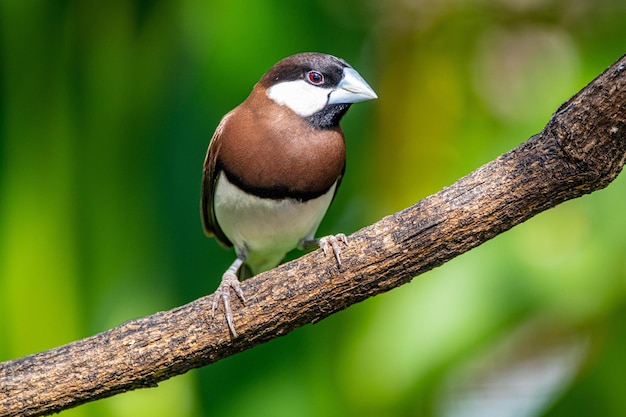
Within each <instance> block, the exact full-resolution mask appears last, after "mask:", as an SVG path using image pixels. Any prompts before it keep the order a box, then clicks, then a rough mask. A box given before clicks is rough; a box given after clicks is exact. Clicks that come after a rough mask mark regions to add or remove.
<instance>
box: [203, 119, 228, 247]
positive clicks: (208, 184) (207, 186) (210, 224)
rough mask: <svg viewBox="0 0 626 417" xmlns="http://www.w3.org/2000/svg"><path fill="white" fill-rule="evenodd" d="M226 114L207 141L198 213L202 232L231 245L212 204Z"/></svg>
mask: <svg viewBox="0 0 626 417" xmlns="http://www.w3.org/2000/svg"><path fill="white" fill-rule="evenodd" d="M228 116H229V115H228V114H227V115H226V116H224V118H223V119H222V121H221V122H220V124H219V125H218V126H217V129H215V133H214V134H213V137H212V138H211V142H210V143H209V149H208V150H207V153H206V157H205V159H204V168H203V170H202V196H201V198H200V215H201V217H202V226H203V227H204V233H205V234H206V235H207V236H213V235H215V237H216V238H217V240H218V241H219V242H220V243H221V244H223V245H225V246H228V247H230V246H232V245H233V244H232V243H231V241H230V240H228V238H227V237H226V235H225V234H224V232H223V231H222V229H221V228H220V226H219V224H218V223H217V219H216V218H215V207H214V205H213V198H214V195H215V187H216V186H217V178H218V177H219V174H220V172H221V169H219V167H218V166H217V155H218V153H219V150H220V145H221V137H222V132H223V130H224V125H225V124H226V122H227V121H228Z"/></svg>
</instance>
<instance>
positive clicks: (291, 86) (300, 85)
mask: <svg viewBox="0 0 626 417" xmlns="http://www.w3.org/2000/svg"><path fill="white" fill-rule="evenodd" d="M331 91H332V90H331V89H329V88H322V87H316V86H314V85H311V84H309V83H307V82H306V81H304V80H297V81H286V82H283V83H280V84H276V85H273V86H271V87H270V88H268V89H267V96H268V97H269V98H271V99H272V100H274V101H275V102H276V103H277V104H279V105H281V106H283V105H284V106H288V107H289V108H290V109H291V110H293V111H294V112H295V113H296V114H298V115H299V116H301V117H309V116H311V115H313V114H315V113H317V112H318V111H320V110H322V109H323V108H324V107H325V106H326V104H327V103H328V95H329V94H330V92H331Z"/></svg>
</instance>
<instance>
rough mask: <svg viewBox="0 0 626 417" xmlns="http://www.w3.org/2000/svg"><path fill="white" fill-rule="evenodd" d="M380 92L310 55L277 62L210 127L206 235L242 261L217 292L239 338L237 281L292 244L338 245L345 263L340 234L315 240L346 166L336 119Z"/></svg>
mask: <svg viewBox="0 0 626 417" xmlns="http://www.w3.org/2000/svg"><path fill="white" fill-rule="evenodd" d="M376 98H378V96H377V95H376V93H375V92H374V90H373V89H372V88H371V87H370V86H369V85H368V84H367V82H366V81H365V80H364V79H363V77H361V75H360V74H359V73H358V72H357V71H356V70H355V69H353V68H352V67H351V66H350V65H349V64H348V63H347V62H346V61H344V60H343V59H340V58H337V57H335V56H333V55H329V54H324V53H319V52H304V53H299V54H295V55H291V56H288V57H286V58H284V59H282V60H280V61H278V62H277V63H276V64H275V65H274V66H273V67H271V68H270V69H269V71H268V72H267V73H265V74H264V75H263V76H262V77H261V79H260V80H259V81H258V82H257V83H256V84H255V85H254V87H253V89H252V92H251V93H250V94H249V95H248V97H247V98H246V99H245V100H244V101H243V102H242V103H241V104H240V105H238V106H237V107H235V108H234V109H233V110H231V111H230V112H228V113H227V114H226V115H225V116H224V117H223V118H222V119H221V121H220V123H219V124H218V126H217V128H216V130H215V133H214V134H213V136H212V138H211V140H210V142H209V146H208V150H207V153H206V158H205V160H204V166H203V172H202V192H201V199H200V211H201V217H202V225H203V228H204V232H205V234H206V235H207V236H209V237H211V236H214V237H215V238H217V240H218V242H219V243H221V244H222V245H223V246H225V247H234V249H235V253H236V256H237V257H236V259H235V261H234V262H233V263H232V265H231V266H230V267H229V268H228V269H227V270H226V272H224V274H223V276H222V280H221V282H220V285H219V286H218V288H217V290H216V291H215V293H214V296H213V304H212V309H211V311H212V314H213V317H215V310H216V309H217V307H218V304H219V302H220V300H221V302H222V303H223V305H224V314H225V316H226V322H227V325H228V328H229V330H230V333H231V334H232V336H233V337H237V331H236V329H235V326H234V321H233V313H232V308H231V294H230V293H231V290H232V291H233V292H234V293H235V294H236V295H237V297H238V298H239V299H240V300H241V302H242V303H244V304H245V300H246V298H245V296H244V294H243V291H242V289H241V284H240V281H239V279H242V280H243V279H245V278H248V277H250V276H253V275H256V274H258V273H260V272H263V271H266V270H269V269H272V268H274V267H276V266H277V265H279V264H280V263H281V262H282V260H283V259H284V257H285V255H286V254H287V253H288V252H290V251H291V250H293V249H295V248H298V249H302V250H307V249H311V248H314V247H320V248H321V249H322V250H323V252H324V253H325V254H327V253H328V251H329V250H332V251H333V253H334V255H335V258H336V261H337V264H338V266H341V258H340V252H341V245H347V244H348V241H347V238H346V236H345V235H344V234H342V233H339V234H337V235H330V236H324V237H322V238H315V233H316V231H317V228H318V226H319V225H320V223H321V221H322V218H323V217H324V215H325V213H326V211H327V209H328V207H329V206H330V204H331V202H332V201H333V199H334V197H335V194H336V193H337V189H338V188H339V185H340V184H341V180H342V177H343V175H344V171H345V166H346V146H345V139H344V134H343V131H342V129H341V126H340V125H339V122H340V120H341V119H342V117H343V116H344V115H345V114H346V112H347V111H348V109H349V108H350V106H351V104H353V103H357V102H361V101H366V100H372V99H376Z"/></svg>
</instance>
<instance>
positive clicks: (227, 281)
mask: <svg viewBox="0 0 626 417" xmlns="http://www.w3.org/2000/svg"><path fill="white" fill-rule="evenodd" d="M231 288H232V290H233V291H234V292H235V294H237V296H238V297H239V299H240V300H241V302H242V303H245V302H246V298H245V297H244V296H243V291H242V290H241V283H240V282H239V280H238V279H237V275H236V273H234V272H232V271H231V270H228V271H226V272H225V273H224V275H222V282H221V283H220V286H219V287H217V290H215V293H214V294H213V306H212V307H211V314H212V315H213V317H215V309H216V308H217V305H218V303H219V302H220V300H222V302H223V303H224V314H225V315H226V322H227V323H228V328H229V329H230V332H231V333H232V335H233V337H237V331H236V330H235V325H234V324H233V310H232V309H231V308H230V290H231Z"/></svg>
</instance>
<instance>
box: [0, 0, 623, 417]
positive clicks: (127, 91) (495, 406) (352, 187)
mask: <svg viewBox="0 0 626 417" xmlns="http://www.w3.org/2000/svg"><path fill="white" fill-rule="evenodd" d="M624 4H625V3H624V2H623V1H619V0H600V1H590V0H587V1H585V0H576V1H570V0H552V1H548V0H498V1H460V0H441V1H435V0H431V1H417V0H416V1H401V0H391V1H386V2H376V1H355V0H346V1H342V0H313V1H308V2H290V1H286V0H268V1H264V2H259V1H242V0H230V1H222V2H213V1H204V0H183V1H180V2H165V1H161V2H159V1H149V0H143V1H139V0H137V1H129V0H112V1H101V2H91V1H79V0H73V1H72V0H66V1H37V0H0V360H8V359H12V358H17V357H20V356H23V355H27V354H29V353H34V352H37V351H41V350H44V349H48V348H52V347H55V346H59V345H61V344H65V343H69V342H71V341H73V340H76V339H79V338H83V337H87V336H89V335H92V334H94V333H97V332H101V331H104V330H106V329H109V328H111V327H113V326H116V325H118V324H120V323H122V322H123V321H126V320H129V319H132V318H136V317H140V316H144V315H149V314H152V313H154V312H156V311H160V310H166V309H170V308H173V307H175V306H178V305H181V304H183V303H187V302H190V301H192V300H194V299H196V298H198V297H201V296H203V295H206V294H209V293H211V292H213V291H214V289H215V288H216V287H217V285H218V283H219V279H220V276H221V274H222V272H223V271H224V270H225V268H226V267H227V266H228V265H229V264H230V262H231V261H232V260H233V258H234V254H233V253H232V251H228V250H224V249H222V248H221V247H220V246H219V245H218V244H217V243H216V242H215V240H214V239H206V238H205V237H204V236H203V234H202V230H201V225H200V219H199V214H198V200H199V193H200V175H201V169H202V162H203V159H204V154H205V151H206V147H207V145H208V142H209V139H210V137H211V134H212V132H213V130H214V129H215V126H216V125H217V123H218V122H219V119H220V118H221V116H222V115H223V114H225V113H226V112H227V111H228V110H230V109H231V108H233V107H234V106H236V105H237V104H238V103H239V102H241V101H242V100H243V99H244V98H245V97H246V95H247V94H248V93H249V91H250V89H251V88H252V85H253V84H254V83H255V82H256V81H257V80H258V79H259V78H260V76H261V75H262V74H263V73H264V72H265V71H266V70H267V69H268V68H269V67H271V66H272V65H273V64H274V63H275V62H276V61H278V60H279V59H281V58H283V57H284V56H287V55H290V54H293V53H297V52H302V51H321V52H327V53H331V54H334V55H337V56H340V57H342V58H344V59H346V60H347V61H348V62H350V63H351V64H352V65H353V66H354V67H355V68H356V69H357V70H358V71H359V72H360V73H361V75H363V77H364V78H365V79H366V80H367V81H368V82H369V83H370V85H372V87H373V88H374V89H375V90H376V92H377V93H378V95H379V99H378V100H376V101H373V102H367V103H360V104H357V105H355V106H353V108H352V109H351V110H350V111H349V112H348V114H347V116H346V117H345V119H344V122H343V126H344V130H345V132H346V136H347V144H348V168H347V173H346V177H345V180H344V182H343V185H342V188H341V190H340V191H339V194H338V197H337V198H336V200H335V203H334V204H333V207H332V208H331V210H330V211H329V213H328V215H327V216H326V218H325V220H324V222H323V223H322V226H321V228H320V234H328V233H337V232H340V231H342V232H345V233H351V232H353V231H355V230H358V229H359V228H361V227H363V226H366V225H368V224H371V223H373V222H375V221H376V220H378V219H380V218H381V217H382V216H384V215H387V214H391V213H393V212H394V211H396V210H399V209H402V208H404V207H406V206H408V205H410V204H412V203H414V202H416V201H418V200H419V199H421V198H423V197H425V196H427V195H429V194H431V193H434V192H436V191H438V190H440V189H441V188H442V187H444V186H446V185H449V184H451V183H453V182H454V181H455V180H456V179H458V178H459V177H461V176H463V175H465V174H467V173H469V172H470V171H472V170H473V169H475V168H477V167H479V166H480V165H482V164H484V163H486V162H488V161H490V160H492V159H493V158H495V157H496V156H498V155H499V154H501V153H503V152H505V151H507V150H509V149H511V148H513V147H515V146H517V145H518V144H519V143H521V142H523V141H524V140H526V139H527V138H528V137H529V136H531V135H532V134H534V133H536V132H538V131H540V130H541V129H542V127H543V126H544V125H545V123H546V122H547V121H548V119H549V117H550V115H551V114H552V112H553V111H554V110H556V108H557V107H558V106H559V105H560V104H561V103H562V102H564V101H565V100H567V99H568V98H569V97H570V96H571V95H572V94H574V93H576V92H577V91H578V90H579V89H580V88H582V87H583V86H584V85H585V84H586V83H588V82H589V81H591V80H592V79H593V78H594V77H595V76H596V75H597V74H599V73H600V72H601V71H602V70H604V69H605V68H606V67H607V66H608V65H610V64H611V63H613V62H614V61H615V60H617V59H618V58H619V57H620V56H621V55H622V54H623V53H624V52H626V29H625V28H626V26H625V24H624V22H625V21H626V6H625V5H624ZM625 191H626V178H625V177H624V176H621V177H618V178H617V180H616V181H615V182H614V183H613V184H611V185H610V186H609V187H608V188H607V189H606V190H603V191H600V192H597V193H594V194H592V195H589V196H585V197H583V198H581V199H578V200H576V201H571V202H567V203H565V204H562V205H560V206H558V207H556V208H554V209H552V210H549V211H548V212H546V213H543V214H541V215H539V216H537V217H536V218H534V219H531V220H530V221H528V222H526V223H525V224H522V225H520V226H518V227H516V228H514V229H513V230H511V231H509V232H507V233H505V234H503V235H501V236H499V237H497V238H495V239H493V240H492V241H490V242H488V243H486V244H484V245H482V246H481V247H479V248H477V249H475V250H473V251H471V252H470V253H467V254H465V255H462V256H460V257H459V258H457V259H454V260H453V261H451V262H449V263H448V264H446V265H444V266H442V267H440V268H438V269H436V270H434V271H431V272H429V273H427V274H425V275H423V276H421V277H419V278H418V279H416V280H414V281H413V282H412V283H411V284H409V285H406V286H403V287H401V288H398V289H396V290H394V291H391V292H390V293H387V294H385V295H381V296H378V297H376V298H374V299H370V300H367V301H365V302H363V303H360V304H359V305H355V306H352V307H350V308H349V309H347V310H345V311H342V312H340V313H339V314H336V315H334V316H333V317H330V318H329V319H327V320H324V321H322V322H320V323H318V324H316V325H309V326H305V327H304V328H302V329H299V330H296V331H294V332H293V333H291V334H289V335H288V336H286V337H281V338H279V339H276V340H273V341H271V342H269V343H267V344H265V345H262V346H259V347H256V348H254V349H252V350H251V351H247V352H244V353H241V354H238V355H236V356H234V357H231V358H228V359H226V360H223V361H221V362H218V363H216V364H214V365H211V366H207V367H205V368H202V369H199V370H194V371H191V372H189V373H187V374H185V375H182V376H179V377H176V378H173V379H171V380H169V381H165V382H163V383H162V384H160V386H159V387H158V388H156V389H149V390H140V391H135V392H130V393H125V394H122V395H118V396H115V397H113V398H109V399H105V400H102V401H98V402H96V403H91V404H87V405H83V406H80V407H78V408H76V409H73V410H69V411H66V412H63V413H62V414H61V415H62V416H63V417H70V416H96V417H98V416H116V417H118V416H119V417H123V416H152V417H158V416H257V417H258V416H272V417H276V416H304V417H306V416H359V417H367V416H377V417H378V416H490V415H494V416H540V415H541V416H573V415H592V414H593V415H601V416H621V415H624V414H625V413H626V396H625V395H624V386H625V384H626V359H624V352H626V326H625V325H624V324H623V323H624V322H625V320H626V256H625V254H626V216H625V215H624V212H625V210H626V193H625ZM0 389H1V387H0Z"/></svg>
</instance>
